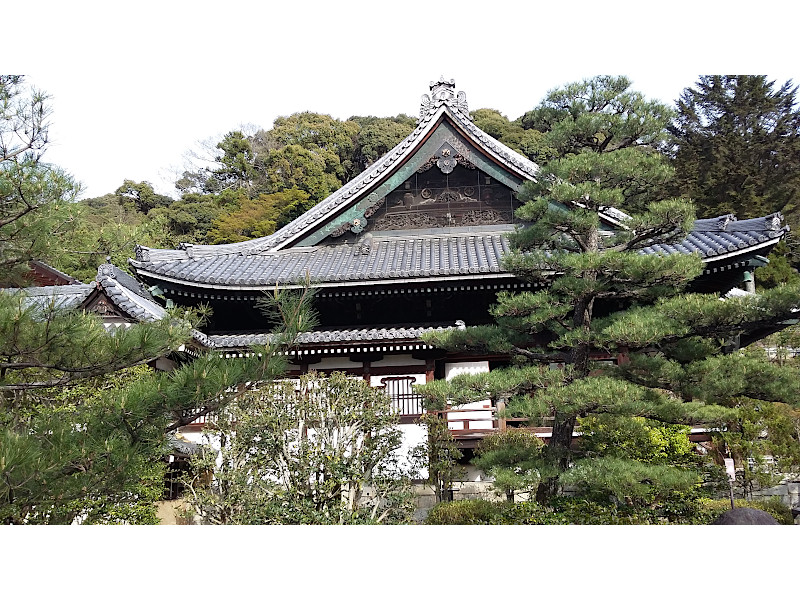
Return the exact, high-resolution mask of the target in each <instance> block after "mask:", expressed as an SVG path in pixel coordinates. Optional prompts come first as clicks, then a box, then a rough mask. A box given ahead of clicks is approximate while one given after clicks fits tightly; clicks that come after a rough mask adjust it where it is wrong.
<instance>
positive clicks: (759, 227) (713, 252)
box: [641, 213, 789, 262]
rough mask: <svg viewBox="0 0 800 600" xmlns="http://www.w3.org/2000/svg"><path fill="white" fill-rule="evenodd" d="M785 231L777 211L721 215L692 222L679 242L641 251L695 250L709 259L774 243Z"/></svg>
mask: <svg viewBox="0 0 800 600" xmlns="http://www.w3.org/2000/svg"><path fill="white" fill-rule="evenodd" d="M787 231H789V227H786V226H783V217H782V216H781V214H780V213H775V214H772V215H768V216H766V217H759V218H756V219H746V220H742V221H739V220H737V219H736V217H735V216H734V215H722V216H720V217H715V218H713V219H699V220H697V221H695V224H694V228H693V230H692V232H691V233H690V234H689V235H688V236H687V237H686V239H685V240H684V241H682V242H680V243H679V244H656V245H653V246H649V247H648V248H645V249H643V250H642V251H641V253H642V254H656V253H661V254H674V253H677V252H679V253H681V254H691V253H692V252H698V253H699V254H700V255H701V256H702V257H703V261H704V262H712V261H714V260H718V259H720V258H725V257H726V256H727V255H731V254H735V253H738V252H746V251H748V250H751V249H752V250H756V249H758V248H759V247H766V246H771V245H773V244H777V243H778V241H780V239H781V237H783V235H784V234H785V233H786V232H787ZM765 253H766V252H765Z"/></svg>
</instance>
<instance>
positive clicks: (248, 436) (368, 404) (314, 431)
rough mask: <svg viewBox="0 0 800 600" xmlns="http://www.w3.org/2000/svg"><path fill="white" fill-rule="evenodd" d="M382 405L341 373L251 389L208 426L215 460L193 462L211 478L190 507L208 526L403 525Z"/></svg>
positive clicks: (404, 484) (405, 513) (402, 498)
mask: <svg viewBox="0 0 800 600" xmlns="http://www.w3.org/2000/svg"><path fill="white" fill-rule="evenodd" d="M390 404H391V402H390V399H389V397H388V396H386V394H384V393H383V392H382V391H381V390H378V389H375V388H370V387H369V386H368V385H367V384H366V383H365V382H364V381H361V380H354V379H350V378H348V377H347V376H346V375H344V374H343V373H333V374H332V375H330V376H329V377H321V376H319V375H316V374H311V375H306V376H303V377H301V378H300V381H299V383H296V382H293V381H284V382H276V383H273V384H270V385H266V386H260V387H259V388H258V389H257V390H253V391H252V392H250V393H248V394H245V395H243V396H241V397H240V398H239V399H238V400H237V401H236V403H235V404H234V405H232V406H231V407H230V410H229V411H227V412H226V413H225V414H224V415H220V417H219V418H218V419H217V420H216V421H215V426H216V430H217V431H218V432H219V433H218V435H219V444H220V447H221V452H220V455H221V461H220V460H218V458H217V456H216V452H213V453H210V454H208V455H207V456H206V457H205V458H204V459H201V460H199V461H196V467H197V468H198V469H199V470H210V471H213V473H214V480H213V483H212V484H211V486H210V487H202V486H199V487H198V486H197V485H196V481H195V485H193V486H192V489H193V492H194V495H193V497H190V500H189V502H190V504H191V505H192V506H193V508H194V509H195V510H196V511H197V514H198V515H199V516H200V517H201V518H202V519H203V520H204V521H205V522H207V523H219V524H225V523H227V524H265V523H295V524H299V523H321V524H325V523H327V524H337V523H338V524H344V523H381V522H407V521H409V520H410V516H411V512H412V506H411V504H410V500H411V497H410V495H409V481H408V479H407V478H406V477H404V476H403V475H402V474H401V473H400V472H399V470H398V468H397V464H396V463H397V456H396V451H397V449H398V448H399V446H400V435H401V434H400V432H399V430H398V429H397V428H396V427H394V425H395V424H396V421H397V417H396V416H395V415H393V414H392V411H391V406H390ZM367 491H369V495H366V492H367Z"/></svg>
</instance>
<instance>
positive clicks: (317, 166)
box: [154, 112, 415, 244]
mask: <svg viewBox="0 0 800 600" xmlns="http://www.w3.org/2000/svg"><path fill="white" fill-rule="evenodd" d="M414 126H415V120H414V119H412V118H411V117H407V116H405V115H398V116H397V117H392V118H377V117H351V118H350V119H348V120H347V121H340V120H338V119H333V118H331V117H330V116H328V115H321V114H317V113H311V112H302V113H295V114H293V115H291V116H289V117H279V118H278V119H276V120H275V122H274V123H273V127H272V128H271V129H269V130H263V129H262V130H259V131H257V132H256V133H254V134H252V135H245V134H244V133H243V132H241V131H232V132H230V133H228V134H226V135H225V136H224V137H223V139H222V140H221V141H220V142H219V144H217V147H216V150H217V151H218V155H217V158H216V161H217V165H216V166H215V167H214V168H212V169H202V170H200V171H197V172H189V171H187V172H185V173H184V174H183V176H182V177H181V178H180V179H179V180H178V182H176V186H177V187H178V189H179V190H181V191H182V192H183V193H182V196H181V199H180V200H178V201H176V202H174V203H172V204H170V205H169V206H166V207H162V208H159V209H157V210H155V211H154V212H155V213H156V214H158V215H161V216H163V217H164V218H165V219H166V221H167V227H168V229H169V231H170V234H171V236H172V239H173V240H175V241H178V242H180V241H189V242H200V243H203V242H206V243H214V244H218V243H229V242H234V241H242V240H245V239H251V238H253V237H260V236H265V235H269V234H270V233H272V232H273V231H275V230H276V229H279V228H280V227H283V226H284V225H286V224H287V223H289V222H290V221H292V220H293V219H295V218H296V217H298V216H300V215H301V214H303V213H304V212H305V211H307V210H308V209H309V208H311V207H313V206H314V205H315V204H317V203H318V202H319V201H320V200H322V199H324V198H325V197H327V196H328V195H330V194H331V193H333V192H334V191H336V190H337V189H339V188H340V187H341V186H342V185H343V184H344V183H345V182H346V181H349V180H350V179H352V178H353V177H355V176H356V175H358V174H359V173H360V172H361V171H363V170H364V169H365V168H366V167H367V166H368V165H370V164H371V163H372V162H373V161H374V160H376V159H377V158H378V157H380V156H382V155H383V154H385V153H386V152H387V151H388V150H390V149H391V148H393V147H394V146H395V145H396V144H397V143H399V142H400V141H401V140H402V139H403V138H404V137H406V136H407V135H408V134H409V133H411V131H413V129H414ZM301 194H305V197H302V198H301Z"/></svg>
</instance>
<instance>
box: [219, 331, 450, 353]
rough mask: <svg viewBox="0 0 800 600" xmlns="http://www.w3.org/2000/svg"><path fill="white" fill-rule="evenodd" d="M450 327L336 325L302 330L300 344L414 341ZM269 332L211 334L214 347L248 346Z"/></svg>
mask: <svg viewBox="0 0 800 600" xmlns="http://www.w3.org/2000/svg"><path fill="white" fill-rule="evenodd" d="M447 329H449V327H390V328H378V329H375V328H373V329H333V330H322V331H311V332H308V333H301V334H300V335H299V336H298V338H297V343H298V344H300V345H307V346H313V345H317V344H331V343H347V342H354V343H358V342H362V343H371V342H414V341H418V340H419V337H420V336H421V335H422V334H423V333H429V332H431V331H445V330H447ZM271 338H272V335H271V334H269V333H248V334H240V335H209V336H208V341H209V342H210V346H211V347H212V348H220V349H223V348H247V347H249V346H257V345H263V344H267V343H269V341H270V340H271Z"/></svg>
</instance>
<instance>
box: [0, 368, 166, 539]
mask: <svg viewBox="0 0 800 600" xmlns="http://www.w3.org/2000/svg"><path fill="white" fill-rule="evenodd" d="M149 373H150V370H149V369H148V368H147V367H145V366H140V367H133V368H130V369H126V370H123V371H119V372H117V373H112V374H109V375H106V376H103V377H98V378H92V379H88V380H84V381H83V382H81V383H76V384H71V385H68V386H65V387H62V388H59V389H57V390H56V391H48V392H47V393H42V392H41V391H38V392H34V391H29V392H28V394H27V398H26V400H27V402H26V403H25V404H24V405H22V404H17V405H10V403H4V409H5V410H3V411H2V413H0V415H1V416H0V435H1V436H2V443H0V464H2V473H3V478H2V480H1V481H0V521H2V522H4V523H28V524H34V523H51V524H58V523H63V524H69V523H72V522H74V521H75V520H76V519H77V520H79V521H80V522H82V523H86V524H93V523H130V524H148V523H158V519H157V517H156V506H155V503H156V502H157V501H158V500H160V499H161V497H162V495H163V492H164V471H165V469H164V466H165V463H164V462H163V461H162V460H160V459H161V457H162V456H163V453H164V452H165V451H166V450H167V449H166V447H165V446H161V447H158V446H156V445H154V448H153V449H154V450H155V452H154V453H152V454H149V453H144V452H137V451H134V449H133V448H132V447H131V445H130V443H129V442H128V440H127V439H126V433H125V432H124V431H122V430H120V429H117V428H116V427H115V426H114V425H116V423H115V422H108V421H106V418H107V417H108V416H109V413H110V412H111V411H113V407H112V406H111V405H110V403H109V402H108V398H107V396H108V395H109V394H110V393H118V392H119V390H120V389H122V388H124V387H125V386H127V385H130V384H131V383H132V382H134V381H136V380H137V379H139V378H147V377H148V375H149Z"/></svg>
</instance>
